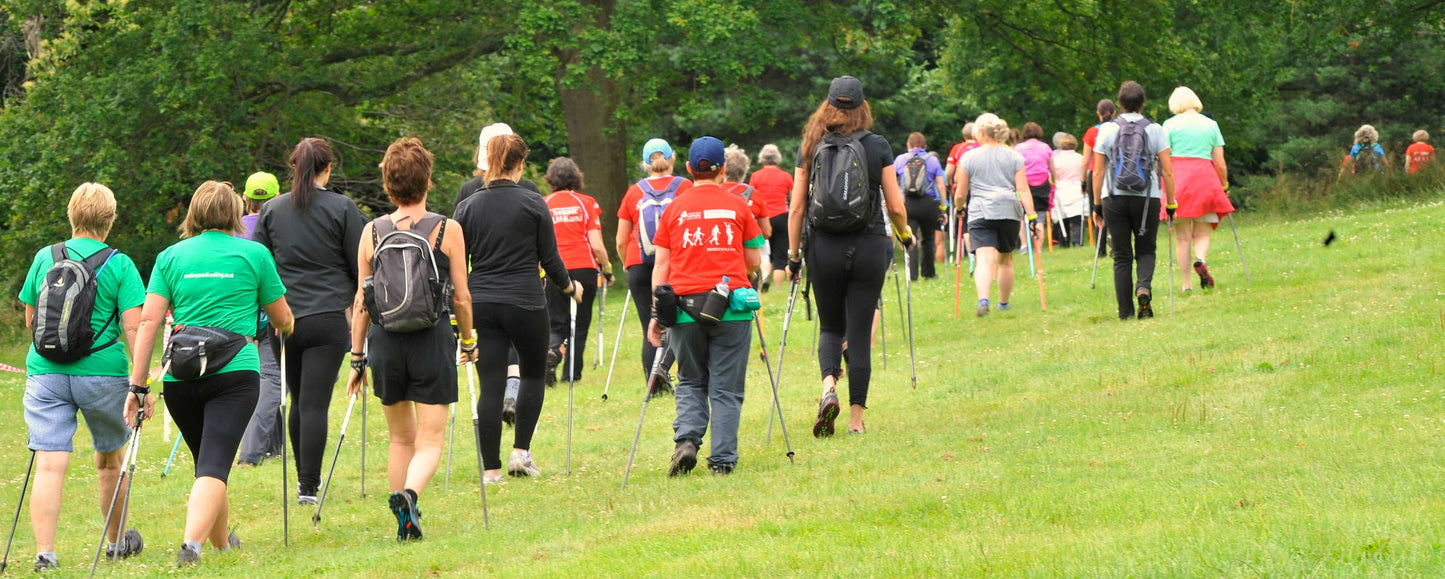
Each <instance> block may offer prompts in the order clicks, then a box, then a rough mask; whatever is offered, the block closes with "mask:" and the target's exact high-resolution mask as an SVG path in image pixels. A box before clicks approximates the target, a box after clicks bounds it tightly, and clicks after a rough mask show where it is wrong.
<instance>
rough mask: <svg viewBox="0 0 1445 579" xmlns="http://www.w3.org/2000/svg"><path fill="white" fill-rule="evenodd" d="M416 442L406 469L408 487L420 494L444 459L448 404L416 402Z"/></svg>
mask: <svg viewBox="0 0 1445 579" xmlns="http://www.w3.org/2000/svg"><path fill="white" fill-rule="evenodd" d="M415 406H416V423H417V429H416V442H415V444H414V449H415V453H414V454H413V455H412V457H411V464H409V465H407V469H406V488H409V489H411V490H413V491H416V492H417V493H418V494H420V493H421V492H422V491H423V490H426V486H427V484H429V483H430V482H431V479H432V476H434V475H436V473H437V466H438V465H440V464H441V461H442V444H443V442H444V441H445V438H446V427H447V405H445V404H416V405H415Z"/></svg>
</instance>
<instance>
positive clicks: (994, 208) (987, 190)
mask: <svg viewBox="0 0 1445 579" xmlns="http://www.w3.org/2000/svg"><path fill="white" fill-rule="evenodd" d="M958 167H959V168H960V169H962V170H963V172H964V174H965V175H967V176H968V220H969V221H971V222H972V221H981V220H984V219H1012V220H1014V221H1023V217H1024V214H1023V206H1022V205H1020V204H1019V197H1018V191H1017V190H1016V187H1017V184H1018V181H1017V180H1015V177H1016V176H1017V175H1018V172H1019V171H1020V170H1022V169H1023V168H1024V156H1023V155H1020V154H1018V153H1016V152H1014V150H1013V149H1010V148H1008V147H1002V146H992V145H988V146H983V147H979V148H977V149H974V150H972V151H969V152H968V153H966V154H964V155H963V158H962V159H959V160H958Z"/></svg>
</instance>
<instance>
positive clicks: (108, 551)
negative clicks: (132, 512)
mask: <svg viewBox="0 0 1445 579" xmlns="http://www.w3.org/2000/svg"><path fill="white" fill-rule="evenodd" d="M142 549H145V540H144V539H141V536H140V531H137V530H135V529H126V530H125V534H123V535H121V537H120V541H117V542H116V544H115V546H113V547H112V546H109V545H107V546H106V548H105V558H107V559H114V558H116V557H120V558H121V559H125V558H128V557H130V556H131V555H136V554H139V553H140V552H141V550H142Z"/></svg>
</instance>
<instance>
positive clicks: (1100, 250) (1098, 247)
mask: <svg viewBox="0 0 1445 579" xmlns="http://www.w3.org/2000/svg"><path fill="white" fill-rule="evenodd" d="M1095 215H1099V214H1098V213H1091V214H1089V237H1093V236H1094V229H1095V227H1094V216H1095ZM1103 220H1104V219H1103V217H1102V216H1101V217H1100V218H1099V221H1100V222H1102V221H1103ZM1097 229H1098V230H1099V237H1098V239H1097V243H1096V244H1095V245H1094V273H1093V274H1092V275H1090V276H1089V289H1094V282H1096V281H1098V279H1099V254H1100V253H1103V251H1104V227H1103V225H1102V224H1101V225H1100V226H1099V227H1098V228H1097Z"/></svg>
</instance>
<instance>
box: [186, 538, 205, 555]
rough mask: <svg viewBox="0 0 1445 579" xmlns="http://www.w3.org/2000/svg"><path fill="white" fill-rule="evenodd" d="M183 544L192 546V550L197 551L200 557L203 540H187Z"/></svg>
mask: <svg viewBox="0 0 1445 579" xmlns="http://www.w3.org/2000/svg"><path fill="white" fill-rule="evenodd" d="M182 546H185V547H190V548H191V550H192V551H195V552H196V556H198V557H199V556H200V555H201V542H200V541H186V542H184V543H182Z"/></svg>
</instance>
